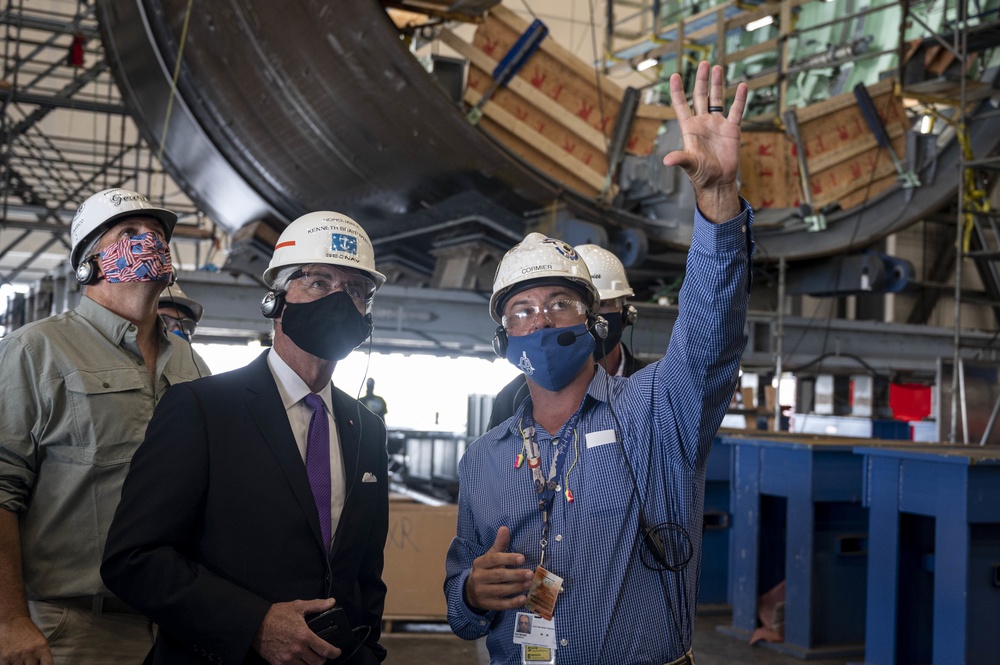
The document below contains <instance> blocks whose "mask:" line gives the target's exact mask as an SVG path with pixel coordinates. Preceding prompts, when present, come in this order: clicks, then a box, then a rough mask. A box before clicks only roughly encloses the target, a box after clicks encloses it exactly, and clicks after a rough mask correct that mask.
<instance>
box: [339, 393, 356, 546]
mask: <svg viewBox="0 0 1000 665" xmlns="http://www.w3.org/2000/svg"><path fill="white" fill-rule="evenodd" d="M333 413H334V419H335V420H336V423H337V436H338V437H339V439H340V452H341V454H342V455H343V458H344V487H345V495H344V510H343V512H342V513H341V516H340V522H339V523H338V525H337V533H336V534H335V535H334V546H333V554H334V555H336V553H337V550H338V549H339V548H340V544H341V543H342V542H343V541H344V540H345V539H344V538H343V537H342V535H341V534H342V533H343V532H344V530H345V528H350V527H345V524H346V523H347V522H348V519H347V517H348V515H349V514H350V508H351V505H352V502H353V495H354V493H355V491H356V490H357V484H358V483H360V482H361V478H360V477H359V475H358V474H359V473H360V470H359V466H358V462H359V459H360V454H361V434H362V432H361V420H360V417H359V415H360V414H359V413H358V404H357V402H355V401H354V400H353V399H351V398H349V397H348V396H347V395H345V394H344V393H343V392H341V391H339V390H337V389H336V388H334V389H333Z"/></svg>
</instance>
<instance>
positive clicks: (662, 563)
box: [598, 340, 694, 661]
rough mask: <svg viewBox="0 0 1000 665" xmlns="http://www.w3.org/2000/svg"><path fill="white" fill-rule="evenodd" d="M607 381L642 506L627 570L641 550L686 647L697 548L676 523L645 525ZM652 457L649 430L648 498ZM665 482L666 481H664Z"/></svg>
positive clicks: (617, 433) (633, 494)
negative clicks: (671, 578)
mask: <svg viewBox="0 0 1000 665" xmlns="http://www.w3.org/2000/svg"><path fill="white" fill-rule="evenodd" d="M603 343H604V340H601V344H602V351H604V349H603ZM604 379H605V390H606V392H607V397H608V409H609V410H610V411H611V417H612V419H613V420H614V422H615V440H616V441H617V442H618V447H619V449H620V450H621V454H622V459H623V460H624V461H625V468H626V470H627V471H628V475H629V480H630V481H631V484H632V492H631V494H630V496H629V509H630V508H631V505H632V500H633V499H636V500H637V502H638V507H639V516H638V521H639V528H638V529H637V531H636V537H637V539H639V540H640V541H641V542H636V543H633V550H632V553H631V554H630V555H629V565H628V568H626V571H627V570H628V569H630V568H631V565H632V562H633V560H634V556H635V553H636V551H638V552H639V560H640V561H641V562H642V564H643V566H644V567H645V568H646V569H647V570H650V571H653V572H655V573H657V578H658V579H659V580H660V586H661V588H662V590H663V600H664V603H665V605H666V607H667V613H668V616H669V619H670V621H671V622H672V623H673V628H674V629H675V630H676V632H677V638H678V641H679V642H680V643H681V645H682V646H683V645H684V644H686V641H685V636H686V634H687V632H689V631H686V630H685V628H686V626H687V624H688V623H689V622H688V621H687V620H686V616H687V615H686V613H685V611H684V610H685V608H686V606H687V594H686V590H685V588H684V587H685V585H686V581H687V580H686V578H685V575H684V572H685V570H686V568H687V565H688V563H689V562H690V561H691V559H692V558H693V555H694V547H693V545H692V544H691V539H690V536H688V533H687V531H686V530H685V529H684V527H683V526H682V525H680V524H677V523H675V522H671V521H667V522H660V523H658V524H656V525H653V526H650V525H649V524H648V523H647V522H646V514H645V513H646V507H645V502H644V501H643V499H642V495H641V494H639V484H638V482H637V481H636V478H635V470H634V469H633V468H632V462H631V460H630V459H629V456H628V453H627V451H626V450H625V442H624V441H622V435H621V434H622V432H624V429H623V428H622V425H621V421H620V420H619V419H618V414H617V412H616V411H615V408H614V398H613V395H612V390H611V387H612V381H611V375H610V374H608V373H607V372H605V375H604ZM652 456H653V437H652V431H650V440H649V447H648V456H647V462H646V468H647V472H646V494H647V495H648V493H649V476H650V475H651V470H652ZM664 481H666V479H665V478H664ZM664 487H666V482H664ZM667 500H668V502H670V497H669V495H668V499H667ZM671 504H672V502H671ZM668 511H669V512H671V514H679V511H677V510H676V506H674V505H668ZM626 514H627V513H626ZM661 533H662V534H663V535H666V536H668V538H667V540H668V542H670V544H671V547H670V551H668V548H667V547H665V546H664V544H663V541H664V539H663V535H661ZM678 539H679V540H680V544H681V547H680V548H677V550H679V551H683V552H684V554H683V555H682V556H681V557H680V558H679V559H677V560H676V561H672V560H671V557H670V555H672V554H674V553H675V552H676V551H677V550H675V548H674V547H673V546H674V545H675V544H676V543H677V541H678ZM643 552H647V553H648V554H649V556H651V557H652V558H653V562H652V563H651V562H650V561H648V560H647V559H646V557H644V556H643ZM668 572H669V573H674V574H675V575H676V578H677V583H678V596H679V598H678V601H679V603H678V604H679V607H675V605H674V603H673V602H672V600H671V598H670V589H669V584H668V582H667V580H666V579H665V574H666V573H668ZM623 588H624V585H623ZM621 594H622V590H621V589H619V593H618V596H617V597H616V598H615V604H614V607H613V609H612V613H611V616H612V617H614V616H615V615H616V614H617V610H618V605H619V603H620V601H621ZM682 624H683V625H682ZM603 647H604V643H603V642H602V645H601V648H602V652H603ZM598 661H600V658H598Z"/></svg>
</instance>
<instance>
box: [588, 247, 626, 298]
mask: <svg viewBox="0 0 1000 665" xmlns="http://www.w3.org/2000/svg"><path fill="white" fill-rule="evenodd" d="M573 249H575V250H576V251H577V252H578V253H579V254H580V256H582V257H583V260H584V262H586V264H587V268H588V269H589V270H590V279H591V280H592V281H593V282H594V286H596V287H597V291H598V292H599V293H600V294H601V300H614V299H615V298H621V297H623V296H631V295H635V294H634V292H633V291H632V287H631V286H629V284H628V277H626V276H625V266H623V265H622V262H621V261H619V260H618V257H617V256H615V255H614V254H613V253H612V252H609V251H608V250H606V249H604V248H603V247H601V246H600V245H577V246H576V247H574V248H573Z"/></svg>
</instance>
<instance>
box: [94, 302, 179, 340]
mask: <svg viewBox="0 0 1000 665" xmlns="http://www.w3.org/2000/svg"><path fill="white" fill-rule="evenodd" d="M74 310H75V311H76V313H77V314H79V315H80V316H81V317H83V318H84V319H86V320H87V321H88V322H89V323H90V325H92V326H94V328H96V329H97V331H98V332H99V333H101V334H102V335H104V337H106V338H107V339H108V341H109V342H111V343H112V344H114V345H115V346H120V345H121V344H122V343H123V342H125V343H129V342H131V343H134V342H135V339H136V336H137V334H138V326H136V325H135V324H133V323H132V322H131V321H129V320H128V319H124V318H122V317H120V316H118V315H117V314H115V313H114V312H112V311H111V310H110V309H108V308H107V307H105V306H104V305H101V304H99V303H98V302H97V301H95V300H91V299H90V298H88V297H87V296H86V295H84V296H83V297H82V298H80V304H78V305H77V306H76V307H75V308H74ZM158 336H159V339H160V341H161V342H164V341H166V342H168V343H169V342H170V341H171V340H170V338H168V337H167V336H166V331H165V330H164V328H163V326H159V330H158ZM160 348H161V349H162V348H163V344H160Z"/></svg>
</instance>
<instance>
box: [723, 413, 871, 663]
mask: <svg viewBox="0 0 1000 665" xmlns="http://www.w3.org/2000/svg"><path fill="white" fill-rule="evenodd" d="M721 443H722V444H723V445H725V446H729V447H731V448H732V455H733V460H732V465H733V478H732V483H733V484H732V488H731V497H732V498H731V501H732V503H731V506H732V529H731V535H730V566H729V573H730V577H729V589H730V596H731V601H732V608H733V619H732V626H722V627H720V628H719V630H720V631H721V632H723V633H726V634H729V635H733V636H737V637H741V638H743V639H748V638H749V637H750V634H751V633H752V632H753V630H754V629H755V628H756V627H757V625H758V621H757V598H758V596H760V595H761V594H763V593H764V592H766V591H768V590H769V589H771V588H772V587H774V586H775V585H776V584H778V583H779V582H781V581H782V580H784V581H785V626H784V642H775V643H762V644H764V645H765V646H768V647H769V648H772V649H775V650H778V651H781V652H784V653H789V654H792V655H795V656H798V657H800V658H820V657H826V658H833V657H848V656H855V655H860V654H862V653H863V652H864V631H865V604H864V600H863V599H864V597H865V584H866V577H867V565H868V557H867V532H868V514H867V510H866V509H865V508H864V507H863V506H862V504H861V497H862V464H863V458H862V457H860V456H858V455H855V454H854V452H853V449H854V446H856V445H857V444H858V440H857V439H847V438H836V439H831V438H820V437H814V436H813V437H811V436H804V435H798V436H794V435H788V434H784V435H783V434H778V433H768V432H757V433H752V434H751V433H746V434H741V435H735V436H729V435H723V436H721Z"/></svg>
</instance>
